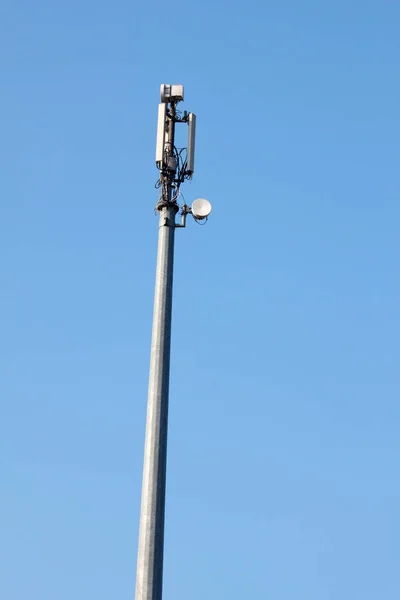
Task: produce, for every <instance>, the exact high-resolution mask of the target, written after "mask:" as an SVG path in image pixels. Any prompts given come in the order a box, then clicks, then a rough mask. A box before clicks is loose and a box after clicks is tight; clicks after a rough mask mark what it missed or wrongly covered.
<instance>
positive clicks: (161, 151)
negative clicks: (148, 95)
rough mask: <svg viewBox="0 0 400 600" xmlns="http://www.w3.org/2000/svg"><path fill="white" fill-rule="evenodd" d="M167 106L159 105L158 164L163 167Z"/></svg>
mask: <svg viewBox="0 0 400 600" xmlns="http://www.w3.org/2000/svg"><path fill="white" fill-rule="evenodd" d="M166 110H167V105H166V104H159V105H158V124H157V145H156V164H157V167H161V166H162V163H163V160H164V147H165V119H166Z"/></svg>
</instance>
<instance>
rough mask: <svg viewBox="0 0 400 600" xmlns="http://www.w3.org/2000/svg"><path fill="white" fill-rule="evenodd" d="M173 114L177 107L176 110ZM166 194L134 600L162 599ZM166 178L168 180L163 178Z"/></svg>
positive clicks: (170, 137)
mask: <svg viewBox="0 0 400 600" xmlns="http://www.w3.org/2000/svg"><path fill="white" fill-rule="evenodd" d="M172 117H174V107H173V109H172ZM173 145H174V119H173V118H171V119H170V122H169V126H168V132H167V144H166V154H167V155H168V154H169V153H171V154H172V152H173ZM161 180H162V183H165V187H164V185H163V187H162V189H163V190H164V189H165V192H166V197H164V198H162V200H163V201H162V202H161V203H159V206H158V210H159V213H160V221H159V230H158V253H157V270H156V284H155V294H154V315H153V333H152V341H151V356H150V376H149V394H148V402H147V419H146V440H145V450H144V464H143V484H142V503H141V510H140V526H139V548H138V562H137V573H136V595H135V598H136V600H162V578H163V556H164V520H165V487H166V467H167V433H168V400H169V371H170V354H171V317H172V286H173V268H174V238H175V216H176V213H177V210H178V206H177V204H176V203H175V202H174V201H173V199H172V188H171V180H170V179H169V178H167V177H165V178H164V176H162V177H161ZM163 180H164V181H163Z"/></svg>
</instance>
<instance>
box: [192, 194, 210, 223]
mask: <svg viewBox="0 0 400 600" xmlns="http://www.w3.org/2000/svg"><path fill="white" fill-rule="evenodd" d="M211 210H212V206H211V202H209V201H208V200H206V199H205V198H197V200H195V201H194V202H193V204H192V215H193V216H194V218H195V219H197V220H198V221H201V220H202V219H207V217H208V215H209V214H210V212H211Z"/></svg>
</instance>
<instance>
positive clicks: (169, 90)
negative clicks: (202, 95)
mask: <svg viewBox="0 0 400 600" xmlns="http://www.w3.org/2000/svg"><path fill="white" fill-rule="evenodd" d="M160 97H161V102H162V103H166V104H168V102H182V101H183V85H180V84H177V85H170V84H168V83H162V84H161V87H160Z"/></svg>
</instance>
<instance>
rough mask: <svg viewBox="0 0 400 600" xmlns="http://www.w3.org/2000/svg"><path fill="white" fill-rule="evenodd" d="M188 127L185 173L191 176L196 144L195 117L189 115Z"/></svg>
mask: <svg viewBox="0 0 400 600" xmlns="http://www.w3.org/2000/svg"><path fill="white" fill-rule="evenodd" d="M188 125H189V137H188V148H187V167H186V171H187V173H188V174H189V175H190V176H192V175H193V173H194V147H195V143H196V115H195V114H193V113H189V118H188Z"/></svg>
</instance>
